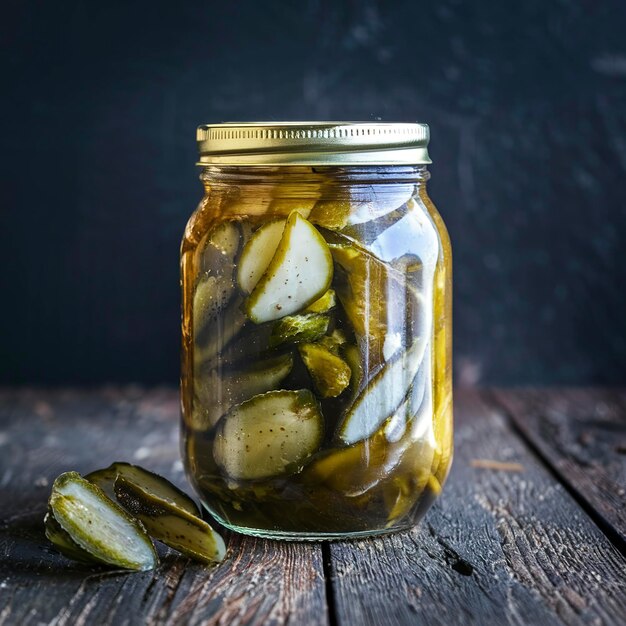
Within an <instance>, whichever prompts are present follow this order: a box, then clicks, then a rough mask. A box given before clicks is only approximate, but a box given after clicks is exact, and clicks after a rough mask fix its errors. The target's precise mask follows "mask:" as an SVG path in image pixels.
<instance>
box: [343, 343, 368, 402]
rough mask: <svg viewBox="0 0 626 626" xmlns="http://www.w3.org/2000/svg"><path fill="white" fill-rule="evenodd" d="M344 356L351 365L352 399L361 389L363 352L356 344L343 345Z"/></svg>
mask: <svg viewBox="0 0 626 626" xmlns="http://www.w3.org/2000/svg"><path fill="white" fill-rule="evenodd" d="M343 357H344V359H345V361H346V363H347V364H348V366H349V367H350V372H351V374H350V389H351V390H352V400H354V398H356V395H357V393H358V392H359V391H360V390H361V384H362V382H363V365H362V364H361V352H360V351H359V348H358V347H357V346H355V345H354V344H350V345H347V346H343Z"/></svg>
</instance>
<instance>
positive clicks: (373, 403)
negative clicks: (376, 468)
mask: <svg viewBox="0 0 626 626" xmlns="http://www.w3.org/2000/svg"><path fill="white" fill-rule="evenodd" d="M426 345H427V342H426V341H424V340H420V339H419V338H418V339H417V340H415V341H414V343H413V345H412V346H411V348H410V349H409V350H408V351H406V352H402V353H400V354H398V355H396V356H395V357H394V358H393V359H391V360H390V361H388V362H387V363H386V364H385V365H384V367H383V368H382V369H381V370H380V372H378V374H376V376H374V377H373V378H372V379H371V380H370V381H369V382H368V383H367V385H366V386H365V389H363V391H361V393H360V394H359V395H358V397H357V398H356V400H355V401H354V403H353V404H352V406H351V407H350V408H349V409H348V411H347V412H346V416H345V417H344V419H343V421H342V422H341V424H340V425H339V430H338V437H339V439H340V440H341V441H342V442H343V443H345V444H352V443H355V442H357V441H360V440H361V439H366V438H367V437H369V436H370V435H372V434H373V433H375V432H376V431H377V430H378V429H379V428H380V426H381V425H382V424H383V422H385V420H387V419H388V418H389V417H391V416H392V415H393V414H394V413H395V412H396V411H397V409H398V407H399V406H400V405H401V404H402V401H403V400H404V398H405V396H406V395H407V393H408V391H409V389H410V387H411V383H412V381H413V379H414V378H415V375H416V374H417V370H418V368H419V366H420V363H421V362H422V358H423V356H424V350H425V347H426Z"/></svg>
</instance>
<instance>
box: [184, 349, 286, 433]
mask: <svg viewBox="0 0 626 626" xmlns="http://www.w3.org/2000/svg"><path fill="white" fill-rule="evenodd" d="M292 367H293V356H292V355H291V354H280V355H278V356H274V357H271V358H269V359H265V360H263V361H258V362H256V363H253V364H252V365H250V366H248V367H247V368H245V369H239V370H234V371H226V372H225V371H223V370H222V368H216V369H213V370H211V371H209V372H208V373H207V374H206V376H202V378H200V379H196V380H197V386H196V399H195V400H196V401H197V403H198V404H199V405H200V407H199V410H194V413H193V415H194V418H193V421H194V423H193V424H191V426H192V427H193V428H195V429H196V430H206V429H208V428H210V427H211V426H214V425H215V424H216V423H217V421H218V420H219V418H220V417H222V415H224V414H225V413H227V412H228V411H229V410H230V409H231V408H232V407H233V406H235V405H236V404H239V403H240V402H243V401H244V400H248V399H250V398H252V396H256V395H258V394H260V393H264V392H266V391H271V390H272V389H274V388H276V387H277V386H278V385H279V384H280V383H281V381H282V380H283V379H284V378H286V377H287V376H288V375H289V372H291V369H292Z"/></svg>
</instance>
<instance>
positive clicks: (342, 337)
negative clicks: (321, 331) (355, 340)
mask: <svg viewBox="0 0 626 626" xmlns="http://www.w3.org/2000/svg"><path fill="white" fill-rule="evenodd" d="M347 341H348V337H347V336H346V333H344V332H343V330H341V329H340V328H335V330H333V332H332V333H330V335H326V336H324V337H322V338H321V339H320V340H319V341H318V342H317V343H319V344H321V345H322V346H324V347H325V348H327V349H328V350H330V351H331V352H332V353H333V354H336V355H339V352H340V350H341V347H342V346H343V345H344V344H346V343H347Z"/></svg>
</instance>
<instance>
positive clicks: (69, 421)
mask: <svg viewBox="0 0 626 626" xmlns="http://www.w3.org/2000/svg"><path fill="white" fill-rule="evenodd" d="M117 459H123V460H134V461H135V462H140V463H142V464H143V465H145V466H146V467H149V468H151V469H154V470H156V471H158V472H160V473H162V474H164V475H166V476H168V477H169V478H171V479H173V480H174V482H177V483H179V484H181V485H184V478H183V472H182V466H181V463H180V461H179V451H178V395H177V394H176V393H175V392H173V391H171V390H155V391H151V392H149V393H145V392H144V391H142V390H141V389H134V388H127V389H123V390H117V389H108V390H104V391H100V392H98V393H87V392H72V391H59V392H35V391H27V390H26V391H21V392H12V391H8V390H5V391H1V392H0V624H1V625H19V626H29V625H31V624H32V625H34V624H54V625H55V626H63V625H69V624H72V625H73V624H78V625H84V624H98V625H99V626H100V625H107V624H115V625H117V624H144V623H145V624H166V623H167V624H225V625H226V624H228V625H231V624H233V625H238V624H256V625H261V624H263V625H265V624H298V625H300V624H326V623H328V613H327V603H326V598H325V587H324V575H323V567H322V558H321V548H320V546H319V545H315V544H280V543H276V542H269V541H261V540H257V539H253V538H244V537H237V536H233V535H229V536H228V555H227V558H226V560H225V561H224V563H223V564H221V565H220V566H215V567H205V566H202V565H199V564H195V563H191V562H189V561H188V560H187V559H185V558H182V557H180V556H177V555H175V554H174V553H173V552H172V551H168V550H165V549H164V550H162V555H163V559H162V564H161V565H160V567H159V568H158V569H157V570H155V571H154V572H146V573H139V574H125V573H118V572H107V571H105V570H97V569H90V568H86V567H83V566H80V565H77V564H75V563H72V562H70V561H68V560H66V559H64V558H63V557H61V556H59V555H58V554H56V552H55V551H54V550H53V549H52V548H51V547H50V546H49V545H48V544H47V541H46V539H45V537H44V536H43V528H42V524H41V520H42V519H43V515H44V512H45V505H46V499H47V496H48V492H49V489H50V484H51V481H52V480H53V479H54V477H55V476H56V475H57V474H59V473H60V472H61V471H64V470H67V469H76V470H78V471H80V472H86V471H89V470H91V469H94V468H96V467H98V466H103V465H107V464H109V463H110V462H112V461H114V460H117Z"/></svg>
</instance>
